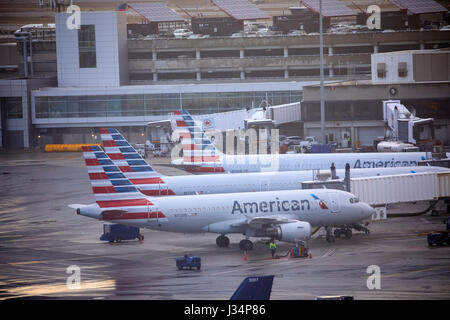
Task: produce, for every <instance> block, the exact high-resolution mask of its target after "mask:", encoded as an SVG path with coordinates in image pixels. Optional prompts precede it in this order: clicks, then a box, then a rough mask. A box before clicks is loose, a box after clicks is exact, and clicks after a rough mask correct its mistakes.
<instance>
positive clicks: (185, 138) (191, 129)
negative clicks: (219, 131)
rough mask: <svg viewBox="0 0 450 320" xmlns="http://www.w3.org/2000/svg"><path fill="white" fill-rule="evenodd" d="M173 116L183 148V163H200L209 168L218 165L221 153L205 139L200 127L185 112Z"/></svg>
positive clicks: (175, 113)
mask: <svg viewBox="0 0 450 320" xmlns="http://www.w3.org/2000/svg"><path fill="white" fill-rule="evenodd" d="M173 115H174V116H175V122H176V129H177V131H178V132H179V135H180V140H181V145H182V148H183V163H184V164H185V165H198V164H199V163H201V164H202V165H206V166H211V167H217V165H220V163H221V155H222V152H221V151H219V150H218V149H217V148H216V147H215V146H214V144H213V143H212V142H211V140H209V138H208V137H206V135H205V132H204V131H203V129H202V127H201V126H200V125H198V124H196V123H195V121H194V119H193V118H192V117H191V116H190V115H189V113H188V112H187V111H186V110H176V111H174V112H173Z"/></svg>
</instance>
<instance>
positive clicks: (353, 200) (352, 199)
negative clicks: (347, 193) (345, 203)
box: [350, 198, 360, 203]
mask: <svg viewBox="0 0 450 320" xmlns="http://www.w3.org/2000/svg"><path fill="white" fill-rule="evenodd" d="M359 201H360V200H359V198H350V203H358V202H359Z"/></svg>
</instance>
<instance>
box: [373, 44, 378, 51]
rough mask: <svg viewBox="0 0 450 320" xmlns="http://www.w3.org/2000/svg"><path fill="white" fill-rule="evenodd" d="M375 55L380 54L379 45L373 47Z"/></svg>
mask: <svg viewBox="0 0 450 320" xmlns="http://www.w3.org/2000/svg"><path fill="white" fill-rule="evenodd" d="M373 53H378V45H377V44H376V45H374V46H373Z"/></svg>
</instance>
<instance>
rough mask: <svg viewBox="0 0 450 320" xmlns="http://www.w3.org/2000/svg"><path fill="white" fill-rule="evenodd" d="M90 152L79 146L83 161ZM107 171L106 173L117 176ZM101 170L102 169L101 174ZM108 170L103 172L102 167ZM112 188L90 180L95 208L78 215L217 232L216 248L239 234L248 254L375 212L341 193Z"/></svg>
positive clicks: (80, 208)
mask: <svg viewBox="0 0 450 320" xmlns="http://www.w3.org/2000/svg"><path fill="white" fill-rule="evenodd" d="M91 148H92V147H83V151H84V152H83V154H84V156H85V159H86V160H89V159H92V153H93V152H92V151H91V150H92V149H91ZM114 167H115V166H111V168H109V169H107V170H108V171H107V172H108V173H113V174H116V173H120V169H119V168H117V167H115V168H114ZM100 168H101V169H100ZM105 168H106V167H105ZM88 172H89V174H90V177H91V176H92V175H91V174H104V173H105V171H104V168H103V167H102V166H98V165H88ZM108 180H110V185H109V186H108V185H105V186H98V185H97V184H96V182H97V180H96V179H94V180H92V178H91V181H92V186H93V188H92V189H93V192H94V195H95V199H96V203H94V204H90V205H80V204H73V205H69V207H71V208H75V209H76V212H77V214H80V215H83V216H86V217H90V218H95V219H98V220H103V221H108V222H115V223H120V224H125V225H131V226H137V227H145V228H150V229H155V230H161V231H170V232H183V233H204V232H212V233H218V234H220V236H218V237H217V240H216V243H217V245H218V246H220V247H226V246H228V245H229V242H230V240H229V238H228V237H226V234H230V233H242V234H244V235H245V239H244V240H242V241H241V242H240V244H239V247H240V248H241V249H242V250H251V249H252V248H253V243H252V242H251V241H250V240H249V238H250V237H273V238H276V239H278V240H280V241H287V242H295V241H298V240H306V239H308V238H309V237H310V234H311V226H313V227H314V226H325V227H326V228H327V236H330V237H331V228H332V227H336V226H347V225H351V224H354V223H357V222H358V221H361V220H363V219H366V218H368V217H370V216H371V215H372V214H373V213H374V212H375V210H374V209H373V208H372V207H370V206H369V205H368V204H366V203H363V202H360V201H359V200H358V199H357V198H355V196H354V195H352V194H351V193H348V192H345V191H340V190H328V189H309V190H283V191H266V192H245V193H228V194H213V195H193V196H189V195H188V196H178V197H158V198H156V197H148V196H145V195H144V194H142V193H140V192H139V191H138V189H137V188H136V187H134V186H133V184H132V183H131V182H130V180H129V179H127V178H125V177H123V176H120V177H119V176H109V177H108Z"/></svg>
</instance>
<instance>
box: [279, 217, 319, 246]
mask: <svg viewBox="0 0 450 320" xmlns="http://www.w3.org/2000/svg"><path fill="white" fill-rule="evenodd" d="M275 230H276V236H275V237H276V238H277V239H278V240H280V241H285V242H296V241H298V240H307V239H309V237H310V235H311V225H310V224H309V222H303V221H298V222H291V223H286V224H280V225H278V226H277V227H276V229H275Z"/></svg>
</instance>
